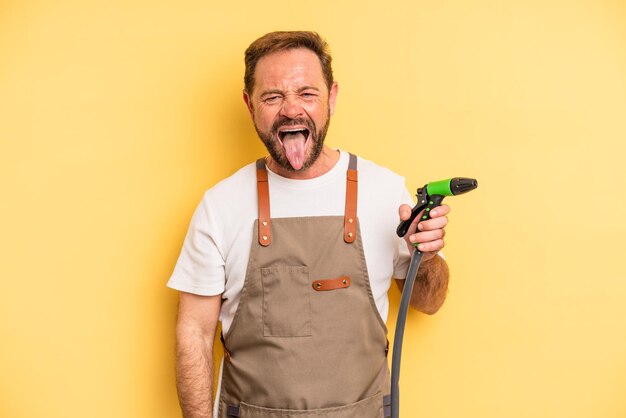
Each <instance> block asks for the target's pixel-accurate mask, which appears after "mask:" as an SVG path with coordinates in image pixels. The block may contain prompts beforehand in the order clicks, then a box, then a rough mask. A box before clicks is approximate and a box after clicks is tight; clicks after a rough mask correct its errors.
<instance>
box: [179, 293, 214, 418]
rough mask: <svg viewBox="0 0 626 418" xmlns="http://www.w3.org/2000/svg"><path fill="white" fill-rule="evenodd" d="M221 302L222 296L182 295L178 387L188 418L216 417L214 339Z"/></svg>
mask: <svg viewBox="0 0 626 418" xmlns="http://www.w3.org/2000/svg"><path fill="white" fill-rule="evenodd" d="M221 303H222V296H221V295H216V296H199V295H194V294H191V293H186V292H180V295H179V305H178V321H177V323H176V387H177V389H178V399H179V401H180V406H181V409H182V411H183V416H184V417H185V418H211V417H212V416H213V404H212V402H213V339H214V338H215V330H216V328H217V321H218V318H219V312H220V307H221Z"/></svg>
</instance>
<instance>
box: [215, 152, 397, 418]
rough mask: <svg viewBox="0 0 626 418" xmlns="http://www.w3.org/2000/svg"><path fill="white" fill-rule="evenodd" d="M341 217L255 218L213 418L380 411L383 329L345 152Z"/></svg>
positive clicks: (338, 416) (260, 176)
mask: <svg viewBox="0 0 626 418" xmlns="http://www.w3.org/2000/svg"><path fill="white" fill-rule="evenodd" d="M346 184H347V186H346V213H345V216H343V217H342V216H321V217H300V218H277V219H271V218H270V208H269V188H268V181H267V171H266V168H265V163H264V160H263V159H261V160H259V161H257V185H258V197H259V219H257V220H256V221H255V224H254V231H255V236H258V239H255V240H253V242H252V248H251V251H250V260H249V262H248V268H247V273H246V278H245V282H244V286H243V289H242V293H241V298H240V301H239V305H238V307H237V311H236V313H235V317H234V319H233V322H232V324H231V327H230V329H229V331H228V333H227V334H226V335H224V338H223V339H224V349H225V360H224V368H223V373H222V384H221V392H220V401H219V410H218V416H219V417H220V418H231V417H241V418H273V417H283V418H284V417H290V416H293V417H299V418H313V417H315V418H384V417H387V416H390V414H389V404H390V401H389V397H388V393H389V384H390V383H389V368H388V365H387V351H388V342H387V328H386V326H385V323H384V322H383V321H382V318H381V317H380V315H379V313H378V310H377V308H376V305H375V303H374V298H373V296H372V290H371V288H370V283H369V278H368V274H367V266H366V264H365V257H364V254H363V244H362V241H361V234H360V230H359V226H358V220H357V218H356V203H357V171H356V157H355V156H354V155H352V154H351V155H350V166H349V169H348V172H347V183H346Z"/></svg>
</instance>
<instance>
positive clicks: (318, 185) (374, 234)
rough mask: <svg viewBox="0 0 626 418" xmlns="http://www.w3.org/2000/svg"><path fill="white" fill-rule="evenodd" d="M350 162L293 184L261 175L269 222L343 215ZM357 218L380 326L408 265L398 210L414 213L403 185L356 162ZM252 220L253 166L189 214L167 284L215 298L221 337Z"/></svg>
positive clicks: (242, 271) (234, 300)
mask: <svg viewBox="0 0 626 418" xmlns="http://www.w3.org/2000/svg"><path fill="white" fill-rule="evenodd" d="M348 162H349V155H348V153H346V152H341V151H340V158H339V161H338V162H337V164H335V166H334V167H333V168H332V169H331V170H330V171H329V172H327V173H325V174H324V175H322V176H319V177H316V178H314V179H310V180H293V179H288V178H285V177H281V176H279V175H277V174H275V173H273V172H272V171H270V170H268V178H269V189H270V213H271V217H272V218H289V217H301V216H336V215H341V216H343V215H344V209H345V194H346V171H347V169H348ZM357 170H358V173H359V177H358V178H359V185H358V202H357V217H358V219H359V225H360V229H361V234H362V236H361V239H362V241H363V250H364V253H365V260H366V264H367V272H368V275H369V280H370V285H371V288H372V294H373V296H374V301H375V302H376V307H377V308H378V311H379V313H380V316H381V317H382V319H383V320H384V321H386V320H387V313H388V311H389V301H388V298H387V291H388V290H389V286H390V284H391V278H392V277H395V278H399V279H402V278H404V277H405V276H406V270H407V269H408V264H409V260H410V256H409V251H408V248H407V246H406V243H405V241H404V240H403V239H402V238H399V237H398V236H397V235H396V227H397V226H398V222H399V217H398V207H399V206H400V204H402V203H407V204H409V205H411V206H413V204H414V202H413V200H412V199H411V195H410V194H409V192H408V191H407V189H406V187H405V185H404V178H403V177H400V176H399V175H397V174H395V173H393V172H391V171H390V170H388V169H386V168H383V167H380V166H378V165H376V164H374V163H372V162H371V161H368V160H364V159H362V158H359V159H358V165H357ZM257 217H258V204H257V189H256V166H255V164H254V163H252V164H249V165H246V166H245V167H243V168H241V169H240V170H239V171H237V172H236V173H235V174H233V175H232V176H230V177H228V178H226V179H224V180H222V181H221V182H219V183H218V184H216V185H215V186H214V187H212V188H211V189H209V190H208V191H207V192H206V193H205V195H204V197H203V198H202V201H201V202H200V205H199V206H198V208H197V209H196V211H195V213H194V215H193V218H192V220H191V224H190V226H189V231H188V232H187V236H186V238H185V242H184V244H183V248H182V251H181V254H180V257H179V258H178V262H177V263H176V267H175V268H174V272H173V274H172V276H171V278H170V280H169V282H168V283H167V285H168V286H169V287H171V288H173V289H177V290H180V291H183V292H189V293H194V294H198V295H205V296H209V295H219V294H222V299H223V300H222V309H221V312H220V321H221V322H222V329H223V332H224V334H226V333H227V332H228V329H229V327H230V324H231V322H232V320H233V317H234V315H235V312H236V310H237V304H238V303H239V295H240V293H241V289H242V288H243V284H244V279H245V276H246V268H247V266H248V258H249V252H250V248H251V245H252V239H253V238H254V237H253V235H254V231H253V228H254V221H255V220H256V219H257Z"/></svg>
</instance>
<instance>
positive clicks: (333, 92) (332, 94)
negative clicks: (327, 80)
mask: <svg viewBox="0 0 626 418" xmlns="http://www.w3.org/2000/svg"><path fill="white" fill-rule="evenodd" d="M338 92H339V84H337V82H336V81H335V82H334V83H333V85H332V86H331V88H330V91H329V92H328V107H329V109H330V114H331V115H332V114H333V113H335V102H336V101H337V93H338Z"/></svg>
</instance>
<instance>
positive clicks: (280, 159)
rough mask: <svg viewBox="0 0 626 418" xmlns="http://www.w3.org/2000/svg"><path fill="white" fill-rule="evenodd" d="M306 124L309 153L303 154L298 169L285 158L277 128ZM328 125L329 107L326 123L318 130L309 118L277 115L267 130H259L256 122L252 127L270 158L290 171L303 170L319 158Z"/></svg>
mask: <svg viewBox="0 0 626 418" xmlns="http://www.w3.org/2000/svg"><path fill="white" fill-rule="evenodd" d="M297 125H300V126H306V127H307V129H308V130H309V137H308V139H307V141H311V147H310V153H309V154H308V156H306V155H305V160H304V163H303V164H302V167H301V168H300V169H299V170H296V169H294V168H293V167H292V166H291V163H290V162H289V160H288V159H287V156H286V154H285V148H284V147H283V145H282V144H281V143H280V141H279V139H278V130H279V129H280V128H282V127H285V126H297ZM329 125H330V109H328V113H327V116H326V123H325V124H324V126H322V127H321V128H320V129H319V130H318V129H317V126H315V123H314V122H313V121H312V120H311V119H309V118H295V119H291V118H287V117H279V118H278V119H276V121H275V122H274V124H273V125H272V128H271V129H270V131H269V132H263V131H261V130H260V129H259V128H258V126H257V124H256V122H254V129H255V130H256V132H257V134H258V135H259V138H261V141H263V144H264V145H265V148H267V152H269V154H270V156H271V157H272V160H274V162H276V164H278V166H279V167H281V168H283V169H285V170H287V171H291V172H296V171H303V170H306V169H307V168H309V167H311V166H312V165H313V164H314V163H315V161H317V159H318V158H319V156H320V154H321V153H322V149H323V148H324V140H325V139H326V133H327V132H328V126H329Z"/></svg>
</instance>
